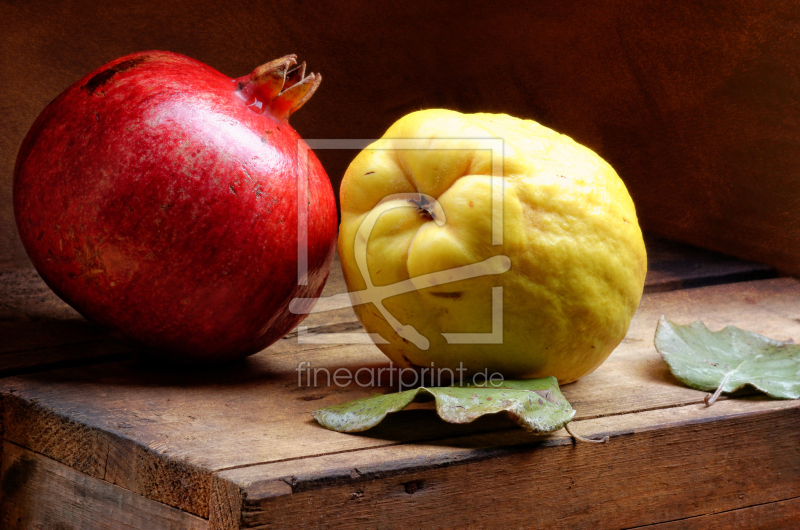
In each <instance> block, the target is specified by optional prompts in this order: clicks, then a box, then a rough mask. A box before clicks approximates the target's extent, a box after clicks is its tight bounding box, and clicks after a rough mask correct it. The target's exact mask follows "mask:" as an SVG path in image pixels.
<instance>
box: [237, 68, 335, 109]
mask: <svg viewBox="0 0 800 530" xmlns="http://www.w3.org/2000/svg"><path fill="white" fill-rule="evenodd" d="M295 65H297V56H296V55H287V56H285V57H281V58H280V59H275V60H274V61H270V62H268V63H266V64H263V65H261V66H259V67H258V68H256V69H255V70H253V72H252V73H251V74H249V75H246V76H243V77H240V78H238V79H234V83H235V84H236V93H237V94H238V95H239V97H241V98H242V99H243V100H245V102H246V105H247V106H248V107H250V108H251V109H253V110H254V111H256V112H264V111H265V110H266V109H267V108H269V109H270V111H271V113H272V115H273V116H275V117H276V118H277V119H278V120H280V121H283V120H285V119H287V118H288V117H289V116H291V115H292V114H293V113H294V112H295V111H296V110H297V109H299V108H300V107H301V106H302V105H303V104H304V103H305V102H306V101H308V99H309V98H310V97H311V95H312V94H314V92H315V91H316V89H317V87H318V86H319V84H320V82H321V81H322V76H321V75H319V74H314V73H311V74H309V75H308V76H305V72H306V63H305V62H303V63H301V64H299V65H297V66H295ZM293 66H294V68H292V67H293Z"/></svg>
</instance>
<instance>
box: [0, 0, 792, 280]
mask: <svg viewBox="0 0 800 530" xmlns="http://www.w3.org/2000/svg"><path fill="white" fill-rule="evenodd" d="M466 6H467V4H466V3H463V4H462V3H461V2H455V1H445V2H431V1H425V2H416V1H415V2H406V3H399V2H387V3H377V2H369V1H351V2H331V3H321V2H314V1H304V2H263V1H262V2H258V1H256V2H240V1H226V2H222V1H218V2H204V1H202V0H180V1H177V2H169V1H164V0H138V1H136V0H134V1H126V2H119V3H117V2H96V3H93V2H89V1H87V0H73V1H66V0H63V1H43V0H38V1H37V0H26V1H22V0H20V1H17V0H3V1H2V2H1V3H0V31H1V32H0V39H2V40H1V41H0V43H1V45H0V79H1V80H2V82H1V83H0V87H2V88H0V113H2V114H0V115H2V122H0V270H2V269H6V268H11V267H25V266H29V265H30V263H29V261H28V260H27V257H26V256H25V253H24V250H23V249H22V246H21V244H20V242H19V239H18V236H17V233H16V228H15V226H14V221H13V212H12V208H11V182H12V172H13V165H14V158H15V156H16V151H17V149H18V147H19V144H20V142H21V141H22V138H23V136H24V134H25V132H26V131H27V129H28V127H29V126H30V125H31V123H32V122H33V120H34V119H35V117H36V116H37V114H38V113H39V112H40V111H41V110H42V108H43V107H44V106H45V105H46V104H47V103H48V102H49V101H50V100H51V99H52V98H54V97H55V96H56V95H58V94H59V93H60V92H61V91H62V90H63V89H64V88H66V87H67V86H69V85H70V84H71V83H73V82H74V81H76V80H77V79H79V78H80V77H82V76H83V75H84V74H85V73H87V72H89V71H91V70H93V69H95V68H97V67H98V66H100V65H101V64H103V63H105V62H107V61H109V60H111V59H114V58H116V57H118V56H121V55H124V54H126V53H129V52H133V51H139V50H144V49H166V50H171V51H176V52H180V53H184V54H186V55H189V56H191V57H194V58H196V59H199V60H201V61H203V62H205V63H208V64H209V65H211V66H213V67H215V68H217V69H218V70H220V71H222V72H224V73H225V74H228V75H230V76H240V75H244V74H246V73H249V72H250V71H251V70H252V69H253V68H254V67H255V66H257V65H259V64H261V63H263V62H266V61H267V60H270V59H273V58H276V57H280V56H282V55H285V54H288V53H297V54H298V55H299V57H300V59H301V60H306V61H307V62H308V64H309V67H310V69H311V70H312V71H315V72H321V73H322V74H323V77H324V80H323V83H322V86H321V88H320V90H319V91H318V92H317V94H316V95H315V96H314V98H313V99H312V100H311V101H310V102H309V103H308V104H307V105H306V106H305V107H304V108H303V109H302V110H301V111H300V112H298V114H296V115H295V116H294V117H293V118H292V124H293V125H294V127H295V128H296V129H297V130H298V131H299V132H300V134H301V135H303V136H304V137H306V138H376V137H379V136H380V135H381V134H382V133H383V132H384V130H385V129H386V128H387V127H388V126H389V125H390V124H391V123H392V122H393V121H394V120H395V119H397V118H399V117H400V116H402V115H403V114H406V113H407V112H410V111H412V110H416V109H421V108H426V107H448V108H453V109H456V110H461V111H466V112H474V111H488V112H507V113H509V114H514V115H517V116H520V117H524V118H532V119H535V120H537V121H540V122H541V123H543V124H545V125H547V126H550V127H552V128H555V129H556V130H559V131H560V132H564V133H566V134H568V135H570V136H572V137H573V138H575V139H576V140H577V141H579V142H581V143H584V144H585V145H588V146H589V147H591V148H592V149H594V150H596V151H597V152H598V153H599V154H600V155H601V156H603V157H604V158H606V159H607V160H608V161H609V162H610V163H611V164H612V165H613V166H614V167H615V168H616V169H617V171H618V173H619V174H620V176H621V177H622V178H623V179H624V180H625V182H626V184H627V185H628V188H629V189H630V191H631V194H632V195H633V198H634V201H635V202H636V204H637V207H638V212H639V216H640V220H641V223H642V225H643V227H644V228H645V229H646V230H649V231H651V232H656V233H659V234H662V235H666V236H668V237H671V238H674V239H678V240H683V241H687V242H690V243H693V244H695V245H699V246H702V247H706V248H710V249H714V250H718V251H722V252H725V253H728V254H732V255H736V256H740V257H743V258H749V259H752V260H756V261H761V262H764V263H769V264H771V265H774V266H777V267H779V268H781V269H782V270H784V271H787V272H792V273H794V274H798V273H800V261H799V260H798V258H800V245H798V243H799V242H800V215H799V214H800V145H799V144H800V128H799V127H800V123H799V120H800V107H799V103H800V79H798V74H800V3H798V2H797V1H787V2H782V1H779V0H764V1H760V2H753V1H744V0H720V1H716V2H715V1H698V2H689V1H686V0H682V1H679V0H671V1H662V2H653V1H651V0H630V1H622V0H578V1H575V2H528V3H515V4H512V3H502V4H501V3H499V2H473V3H470V4H469V6H468V7H466ZM319 155H320V158H321V159H322V161H323V163H324V164H325V166H326V168H327V169H328V172H329V175H330V177H331V180H332V181H333V184H334V189H338V185H339V181H340V180H341V176H342V174H343V172H344V170H345V168H346V166H347V163H348V162H349V160H350V159H351V158H352V156H354V153H353V152H333V151H324V152H320V153H319Z"/></svg>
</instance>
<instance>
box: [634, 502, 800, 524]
mask: <svg viewBox="0 0 800 530" xmlns="http://www.w3.org/2000/svg"><path fill="white" fill-rule="evenodd" d="M639 528H642V527H639ZM736 528H748V529H749V530H774V529H776V528H787V529H788V528H800V497H795V498H794V499H788V500H785V501H778V502H770V503H767V504H760V505H758V506H749V507H747V508H741V509H739V510H731V511H728V512H723V513H715V514H709V515H701V516H698V517H690V518H688V519H681V520H680V521H670V522H667V523H659V524H654V525H647V529H648V530H731V529H736ZM632 530H633V529H632Z"/></svg>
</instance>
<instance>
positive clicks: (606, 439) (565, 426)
mask: <svg viewBox="0 0 800 530" xmlns="http://www.w3.org/2000/svg"><path fill="white" fill-rule="evenodd" d="M564 428H565V429H566V430H567V432H568V433H569V435H570V436H572V437H573V438H575V439H576V440H578V441H579V442H586V443H591V444H604V443H606V442H607V441H608V440H609V439H610V436H603V437H602V438H600V439H599V440H595V439H593V438H584V437H583V436H581V435H579V434H575V433H574V432H572V429H570V428H569V423H567V424H565V425H564Z"/></svg>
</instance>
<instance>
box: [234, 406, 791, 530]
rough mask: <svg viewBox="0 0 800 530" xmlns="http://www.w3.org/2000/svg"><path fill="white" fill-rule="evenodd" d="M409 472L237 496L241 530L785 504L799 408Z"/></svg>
mask: <svg viewBox="0 0 800 530" xmlns="http://www.w3.org/2000/svg"><path fill="white" fill-rule="evenodd" d="M579 423H580V422H579ZM765 425H769V426H770V430H769V432H766V433H765V431H764V426H765ZM409 464H410V462H404V465H405V469H406V471H407V472H405V473H397V470H395V473H392V472H391V471H388V472H386V471H385V472H383V473H382V474H381V473H377V474H376V473H370V468H369V467H368V465H367V466H364V467H363V469H362V467H361V466H359V467H357V468H353V469H352V470H351V475H350V477H351V478H350V480H349V481H348V483H343V484H342V483H340V484H336V483H331V482H327V483H326V482H325V481H322V480H318V481H317V485H318V488H315V489H311V490H306V491H298V492H296V493H293V494H291V495H283V496H265V497H264V496H259V495H254V496H253V498H251V497H250V496H245V500H244V506H243V509H242V521H243V524H242V528H262V527H283V526H293V527H294V526H305V525H314V526H318V527H337V528H362V527H364V526H369V527H403V528H453V527H501V526H511V527H527V528H556V529H558V528H564V529H576V528H592V529H605V528H608V529H616V528H629V527H632V526H640V525H647V524H653V523H657V522H661V521H665V520H674V519H678V518H685V517H692V516H699V515H704V514H706V513H707V511H708V510H714V511H725V510H733V509H738V508H743V507H746V506H751V505H755V504H760V503H765V502H771V501H774V500H775V499H787V498H793V497H797V496H798V494H800V481H798V480H797V477H798V476H800V408H798V406H797V404H796V403H795V404H794V406H792V407H787V408H783V409H778V410H773V411H765V412H761V413H759V414H755V415H750V416H733V417H730V418H725V417H724V415H720V416H718V417H715V418H713V420H709V421H704V422H697V423H696V422H687V423H684V424H671V425H668V426H654V427H651V428H650V429H635V430H633V431H632V432H629V433H624V432H621V433H613V436H612V438H611V441H610V442H608V443H607V444H603V445H595V444H582V443H578V444H577V445H573V444H572V443H568V444H563V443H559V444H549V445H548V444H546V443H545V444H542V445H538V446H537V445H536V444H528V445H527V446H524V445H523V446H518V447H512V448H505V449H494V450H493V451H492V452H491V453H490V454H484V455H481V457H480V458H476V459H474V460H471V459H467V462H464V463H461V462H457V461H451V462H449V463H441V462H440V463H439V464H438V465H428V466H424V465H423V466H419V467H417V468H416V469H415V468H414V467H413V466H411V465H409ZM362 472H363V475H360V473H362ZM319 486H322V487H319Z"/></svg>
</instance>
